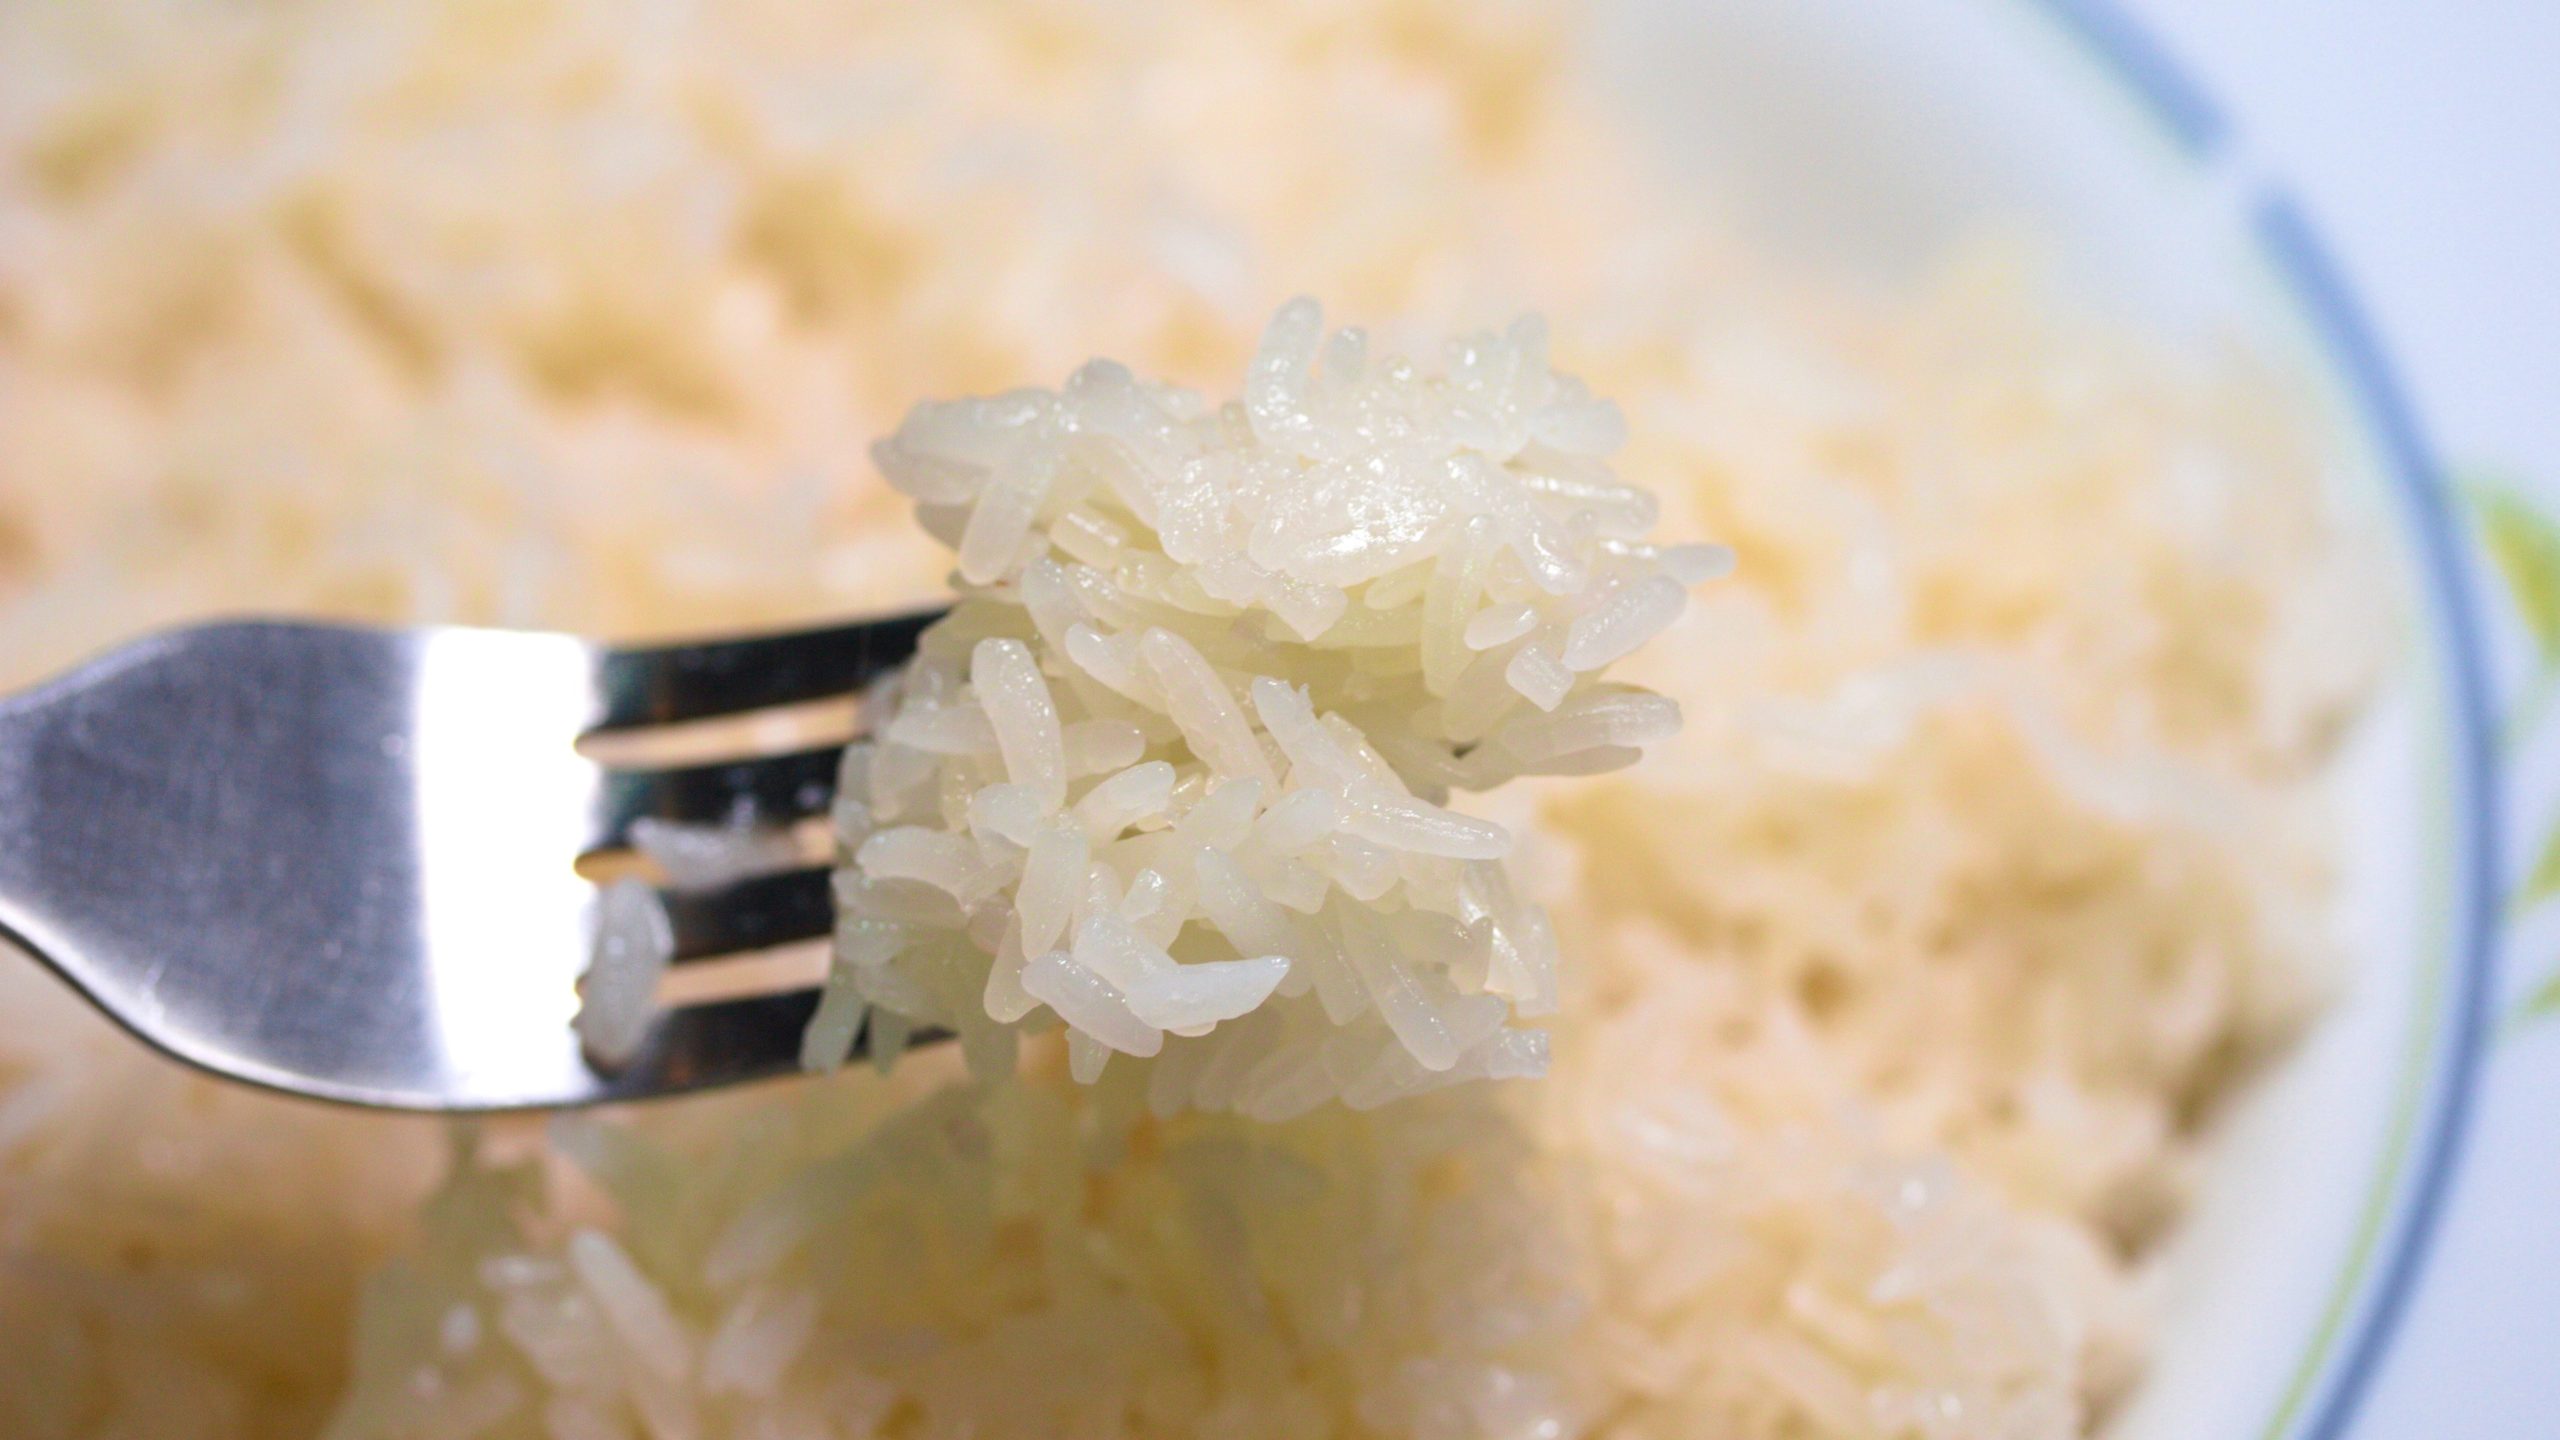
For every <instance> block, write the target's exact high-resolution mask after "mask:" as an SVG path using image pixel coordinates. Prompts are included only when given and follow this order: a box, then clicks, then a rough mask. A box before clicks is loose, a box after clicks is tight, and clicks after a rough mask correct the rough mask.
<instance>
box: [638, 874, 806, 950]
mask: <svg viewBox="0 0 2560 1440" xmlns="http://www.w3.org/2000/svg"><path fill="white" fill-rule="evenodd" d="M827 882H828V871H827V870H826V868H825V867H823V866H818V867H813V868H810V869H806V870H786V871H783V872H781V873H780V874H775V875H758V876H755V877H753V878H751V879H746V880H740V881H738V882H736V883H735V884H731V885H724V886H721V887H720V888H718V889H715V890H668V891H662V892H661V894H662V895H663V896H664V898H665V900H666V903H667V919H668V920H669V921H670V922H671V923H672V925H673V927H674V930H675V937H676V952H675V958H676V960H677V961H678V962H683V961H687V960H714V959H719V958H722V957H724V956H730V955H741V954H745V953H747V952H749V951H754V950H770V949H772V948H773V947H775V946H777V945H788V944H791V943H792V942H794V941H798V940H814V939H816V938H818V937H819V936H821V935H825V934H828V933H830V932H831V931H833V930H834V929H835V921H836V901H835V894H834V892H833V891H831V890H830V889H828V885H827Z"/></svg>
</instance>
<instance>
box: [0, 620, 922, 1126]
mask: <svg viewBox="0 0 2560 1440" xmlns="http://www.w3.org/2000/svg"><path fill="white" fill-rule="evenodd" d="M935 618H937V614H936V613H933V612H928V613H918V614H907V615H897V616H891V617H887V618H883V619H878V620H873V621H869V622H865V623H862V624H855V625H845V626H837V627H833V628H827V629H814V630H802V631H795V632H791V633H787V634H774V635H764V636H757V637H751V638H744V639H722V640H715V641H709V642H704V643H698V644H684V645H674V646H668V647H664V648H655V649H609V648H604V647H601V646H598V645H596V644H593V643H591V642H589V641H586V640H583V639H580V638H577V637H575V636H570V635H556V634H531V633H521V632H507V631H491V630H468V629H440V628H426V629H372V628H363V627H355V626H344V625H326V624H305V623H290V622H270V621H244V622H235V623H221V624H213V625H206V626H202V627H198V628H194V629H189V630H182V631H177V632H173V633H170V634H165V635H160V636H156V637H153V638H150V639H145V640H142V641H140V642H137V643H135V644H132V645H129V646H127V647H125V648H123V649H121V650H118V651H115V652H113V653H111V654H109V655H107V656H105V657H104V658H102V659H99V660H97V661H94V662H92V663H91V664H89V665H87V666H85V667H84V668H82V669H79V670H77V671H75V672H73V673H71V674H70V675H68V676H66V677H64V678H62V679H59V680H57V681H55V682H53V683H51V684H49V685H46V686H44V687H42V688H39V689H37V690H34V691H32V692H29V693H27V694H24V695H21V696H16V697H13V698H10V699H8V700H5V701H0V931H5V933H6V935H7V937H8V938H9V939H11V940H14V941H15V942H16V943H17V944H19V945H20V946H22V947H24V948H25V949H26V950H28V951H29V952H30V953H32V954H33V955H35V956H36V957H37V958H39V959H41V960H42V961H44V962H45V963H46V964H48V965H50V966H51V967H52V968H53V969H54V970H56V971H58V972H60V974H61V975H62V976H63V978H64V979H66V980H68V981H70V982H71V984H72V985H74V986H76V987H77V988H78V989H79V990H80V991H81V993H82V994H84V995H86V996H87V997H88V998H89V999H90V1000H92V1001H94V1002H95V1003H96V1004H97V1006H98V1007H99V1008H100V1009H102V1010H104V1011H105V1012H106V1013H107V1014H108V1015H109V1016H111V1017H113V1018H114V1019H115V1020H116V1021H117V1022H119V1023H120V1024H122V1025H123V1026H124V1027H125V1028H126V1029H128V1030H130V1031H132V1032H133V1033H134V1034H135V1035H137V1036H139V1037H141V1038H142V1039H143V1040H145V1041H148V1042H149V1043H150V1044H152V1045H154V1046H156V1047H158V1048H159V1049H161V1050H163V1051H166V1052H167V1053H169V1054H170V1055H173V1056H176V1057H177V1058H178V1059H180V1060H184V1061H186V1062H188V1063H190V1064H193V1065H196V1066H199V1067H201V1068H203V1069H205V1070H209V1071H212V1072H214V1073H215V1074H217V1075H223V1076H228V1077H231V1078H233V1079H238V1080H245V1081H248V1082H251V1083H253V1084H257V1085H263V1086H267V1087H270V1088H273V1089H277V1090H283V1091H289V1092H291V1093H294V1094H298V1095H306V1096H313V1097H317V1098H320V1099H325V1100H334V1101H342V1102H346V1103H350V1104H357V1105H372V1106H386V1107H392V1108H397V1109H406V1110H447V1111H476V1110H509V1109H522V1108H529V1107H536V1106H563V1105H585V1104H590V1103H594V1102H597V1101H604V1100H624V1099H636V1098H641V1097H645V1096H652V1095H661V1094H667V1093H671V1092H675V1091H681V1090H691V1089H698V1088H702V1087H705V1086H713V1085H723V1084H728V1083H731V1082H734V1081H740V1080H748V1079H753V1078H756V1077H759V1076H766V1075H773V1074H778V1073H781V1072H784V1071H787V1070H789V1069H791V1068H792V1067H793V1065H794V1062H795V1057H796V1055H797V1050H798V1044H799V1036H800V1031H801V1028H802V1026H803V1025H804V1024H805V1023H806V1021H807V1019H808V1017H809V1015H810V1012H811V1009H812V1007H813V1006H814V1005H815V1003H816V1001H815V992H814V991H810V990H800V991H797V992H794V993H783V994H764V995H755V996H750V997H746V998H733V999H728V1000H722V1001H718V1002H715V1003H708V1004H703V1005H698V1006H694V1007H692V1008H684V1009H677V1010H673V1011H671V1012H669V1013H667V1014H665V1015H663V1016H661V1017H660V1018H659V1020H658V1022H657V1024H656V1026H655V1028H654V1029H653V1031H652V1032H651V1034H650V1036H649V1038H648V1040H647V1042H646V1043H645V1045H644V1046H643V1048H642V1050H641V1051H640V1053H639V1054H637V1055H636V1056H634V1057H632V1058H631V1059H630V1060H629V1061H628V1062H626V1063H624V1064H621V1065H619V1066H616V1067H613V1068H612V1069H611V1070H610V1071H607V1070H600V1069H598V1068H597V1067H595V1066H594V1065H591V1064H590V1063H588V1061H587V1059H586V1058H585V1057H584V1056H582V1054H581V1053H580V1048H579V1043H578V1039H577V1037H576V1035H575V1033H574V1032H573V1031H572V1029H571V1026H570V1021H571V1019H572V1017H573V1016H574V1015H575V1013H576V1010H577V1006H578V996H577V991H576V985H577V981H578V978H579V976H580V974H581V973H582V972H583V971H584V970H585V969H586V966H587V964H588V961H589V958H590V955H589V952H590V948H591V945H592V933H591V927H592V925H593V923H594V921H593V918H592V912H593V909H594V906H595V903H596V901H597V898H598V896H599V894H600V893H601V892H600V890H599V888H598V886H597V884H596V883H595V882H593V881H591V880H589V879H588V878H585V877H584V876H583V875H582V874H581V873H580V871H579V869H578V868H577V866H578V864H579V862H580V861H581V860H582V859H585V858H589V857H596V856H601V855H607V854H610V853H611V852H614V851H616V850H619V849H622V848H624V847H626V846H627V845H628V844H629V840H630V835H631V827H632V824H633V822H634V821H636V820H638V819H640V818H642V817H644V816H655V817H659V818H661V819H664V820H669V821H676V822H696V823H707V822H717V821H724V820H729V819H732V818H733V817H735V816H737V815H738V814H740V813H741V809H742V807H743V810H744V812H745V813H746V814H747V815H749V816H751V817H752V819H753V820H754V822H755V823H757V824H761V825H771V826H779V825H786V824H789V823H791V822H794V821H796V820H799V819H801V818H804V817H808V816H813V815H819V814H823V813H824V812H825V810H826V809H827V807H828V804H829V802H830V800H831V799H832V795H833V791H834V788H835V770H836V763H837V757H838V756H839V754H840V753H841V749H842V745H841V743H838V744H835V745H827V746H821V747H817V748H810V749H801V750H797V751H794V752H793V753H788V754H767V755H750V756H743V757H739V758H734V759H731V760H729V761H726V762H723V763H712V764H689V765H683V766H678V767H675V768H659V769H646V768H642V769H632V768H617V766H615V765H614V764H612V763H609V762H607V761H605V760H599V759H596V758H592V757H591V756H589V755H588V754H584V753H581V750H580V746H581V744H582V743H587V742H591V741H593V740H594V739H595V737H599V736H614V735H626V736H627V735H632V734H638V733H642V732H650V731H652V730H653V729H654V727H665V726H673V725H680V724H682V723H684V722H690V721H701V720H707V719H710V718H712V717H723V716H740V715H745V714H748V713H749V712H757V711H764V710H770V709H775V708H777V707H785V706H791V705H796V704H801V703H804V702H809V701H813V700H818V699H823V698H827V697H835V696H844V695H849V694H852V693H854V692H857V691H859V690H860V689H861V688H862V687H863V686H864V685H865V684H867V683H868V682H869V681H871V680H872V679H874V678H876V677H877V676H879V675H881V674H883V673H884V672H886V671H888V670H890V669H893V668H895V667H896V666H898V665H899V664H901V663H902V662H904V661H905V660H906V659H907V657H908V656H910V655H912V654H913V653H914V651H915V647H916V642H917V636H918V635H919V634H920V633H921V632H922V630H923V629H924V627H925V626H926V625H927V624H929V623H931V621H933V620H934V619H935ZM658 733H667V732H658ZM590 748H593V746H592V745H590ZM664 894H665V898H666V900H667V902H668V909H669V912H670V915H671V917H672V919H673V921H674V928H675V936H676V956H677V959H678V961H679V962H680V963H683V962H693V961H701V960H710V959H717V958H720V957H725V956H734V955H740V954H744V953H748V952H754V951H760V950H765V949H768V948H771V947H775V946H780V945H783V944H786V943H789V942H793V941H798V940H804V939H809V938H813V937H816V936H820V935H823V934H825V933H827V931H828V930H829V928H830V926H831V923H832V920H833V902H832V898H831V896H830V894H829V891H828V888H827V872H826V870H825V868H824V867H812V868H807V869H798V870H793V871H789V872H787V873H780V874H770V875H763V876H758V877H755V878H751V879H744V880H740V881H738V882H736V883H734V884H730V885H727V886H725V887H723V888H719V889H716V890H712V891H709V892H680V891H673V890H669V891H665V892H664Z"/></svg>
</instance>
